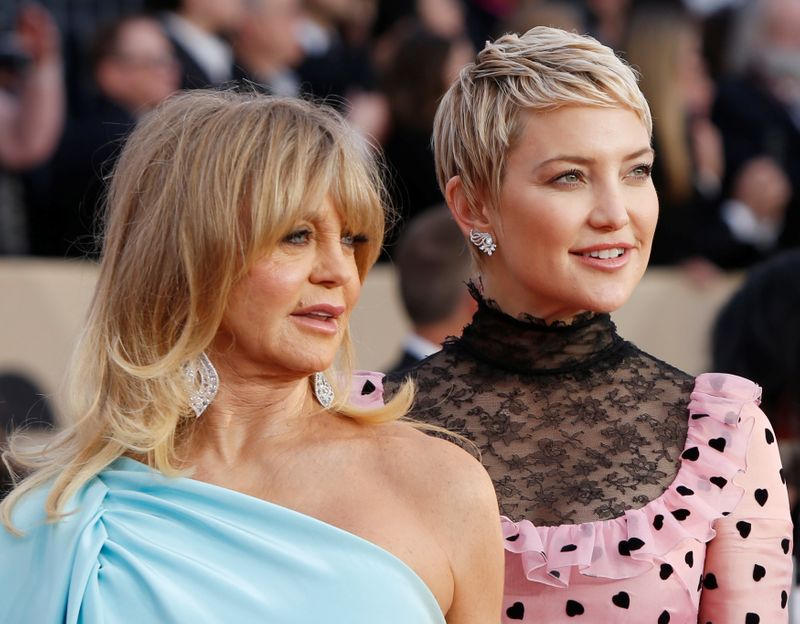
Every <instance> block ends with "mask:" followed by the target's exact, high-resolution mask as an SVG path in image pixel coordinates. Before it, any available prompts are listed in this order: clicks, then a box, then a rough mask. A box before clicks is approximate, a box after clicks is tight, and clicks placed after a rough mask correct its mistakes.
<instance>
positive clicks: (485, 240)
mask: <svg viewBox="0 0 800 624" xmlns="http://www.w3.org/2000/svg"><path fill="white" fill-rule="evenodd" d="M469 240H470V242H471V243H472V244H473V245H475V246H476V247H477V248H478V249H480V250H481V251H482V252H483V253H485V254H486V255H487V256H491V255H492V254H493V253H494V252H495V250H496V249H497V243H495V242H494V239H493V238H492V235H491V234H489V233H488V232H478V231H477V230H470V231H469Z"/></svg>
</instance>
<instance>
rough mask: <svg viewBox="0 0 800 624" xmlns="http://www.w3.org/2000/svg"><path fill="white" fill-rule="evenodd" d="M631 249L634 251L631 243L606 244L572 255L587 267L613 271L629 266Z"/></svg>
mask: <svg viewBox="0 0 800 624" xmlns="http://www.w3.org/2000/svg"><path fill="white" fill-rule="evenodd" d="M631 249H633V245H631V244H630V243H604V244H602V245H593V246H591V247H585V248H583V249H577V250H575V251H571V252H570V253H571V254H572V255H574V256H575V257H576V258H578V259H579V260H580V262H581V263H582V264H584V265H586V266H590V267H592V268H596V269H604V270H607V271H608V270H612V271H613V270H616V269H619V268H621V267H623V266H625V265H626V264H628V260H630V257H631Z"/></svg>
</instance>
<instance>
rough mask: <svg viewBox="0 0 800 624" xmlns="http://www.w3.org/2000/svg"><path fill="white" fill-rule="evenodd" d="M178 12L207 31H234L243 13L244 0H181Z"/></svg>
mask: <svg viewBox="0 0 800 624" xmlns="http://www.w3.org/2000/svg"><path fill="white" fill-rule="evenodd" d="M180 13H182V14H184V15H185V16H186V17H187V18H188V19H189V20H191V21H192V22H194V23H195V24H197V25H198V26H200V27H201V28H203V29H205V30H207V31H208V32H212V33H217V34H222V33H229V32H232V31H234V30H235V29H236V28H237V27H238V26H239V24H241V22H242V20H243V19H244V15H245V0H183V2H182V4H181V9H180Z"/></svg>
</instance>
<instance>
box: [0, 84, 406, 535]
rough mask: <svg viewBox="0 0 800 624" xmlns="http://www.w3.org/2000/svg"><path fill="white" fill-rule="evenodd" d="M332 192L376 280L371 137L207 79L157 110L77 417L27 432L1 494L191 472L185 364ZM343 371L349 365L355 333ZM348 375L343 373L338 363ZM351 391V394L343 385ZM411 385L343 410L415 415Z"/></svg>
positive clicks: (378, 193) (127, 190)
mask: <svg viewBox="0 0 800 624" xmlns="http://www.w3.org/2000/svg"><path fill="white" fill-rule="evenodd" d="M326 193H327V194H328V195H329V196H330V197H331V199H332V200H333V203H334V204H335V205H336V207H337V208H338V209H339V211H340V212H341V215H342V220H343V222H344V226H345V227H346V228H347V229H348V230H349V231H352V232H356V233H363V234H365V235H366V237H367V242H366V243H365V244H363V245H360V246H358V247H357V250H356V264H357V266H358V272H359V276H360V278H361V281H362V282H363V280H364V278H365V276H366V274H367V271H368V270H369V268H370V267H371V266H372V264H373V263H374V262H375V260H376V259H377V257H378V254H379V251H380V245H381V242H382V238H383V231H384V221H385V213H384V205H385V204H384V201H383V199H384V197H383V187H382V184H381V176H380V171H379V168H378V166H377V163H376V160H375V159H374V157H373V154H371V152H370V148H369V147H368V146H367V144H366V142H364V141H361V140H360V139H359V137H357V136H356V135H355V134H354V132H353V131H352V130H350V129H349V128H348V127H347V125H346V123H345V122H344V121H343V120H342V118H341V117H340V116H339V115H338V114H337V113H335V112H333V111H332V110H329V109H326V108H322V107H318V106H316V105H313V104H310V103H308V102H304V101H300V100H291V99H279V98H269V97H266V96H260V95H256V94H244V93H235V92H231V91H227V92H221V91H194V92H188V93H184V94H180V95H178V96H176V97H174V98H172V99H170V100H168V101H167V102H165V103H164V104H163V105H162V106H161V107H159V108H158V109H157V110H156V111H154V112H153V113H151V114H150V115H149V116H148V117H146V118H145V119H143V120H142V121H141V122H140V123H139V125H138V126H137V128H136V129H135V130H134V131H133V133H132V134H131V136H130V138H129V139H128V141H127V143H126V145H125V147H124V149H123V151H122V153H121V155H120V158H119V161H118V163H117V166H116V168H115V171H114V174H113V177H112V180H111V185H110V189H109V196H108V217H107V221H106V224H105V240H104V245H103V256H102V262H101V268H100V275H99V279H98V283H97V287H96V290H95V294H94V298H93V300H92V303H91V307H90V310H89V315H88V319H87V321H86V324H85V328H84V330H83V333H82V336H81V338H80V341H79V344H78V346H77V349H76V351H75V355H74V358H73V362H72V365H71V379H70V380H69V383H68V389H69V395H68V397H67V401H66V405H65V408H66V413H67V415H68V421H69V423H70V424H69V425H68V426H67V427H66V428H65V429H64V430H63V431H61V432H60V433H58V434H57V435H56V436H55V438H54V439H53V440H52V441H51V442H50V443H49V444H47V445H46V446H45V447H39V448H30V449H25V450H23V447H22V446H21V445H20V444H19V443H15V441H14V440H13V439H12V441H11V444H10V451H9V452H7V453H6V454H4V459H6V460H7V464H8V465H14V466H19V467H22V468H23V469H27V470H29V471H32V472H31V474H30V475H29V476H28V477H27V478H25V479H24V480H23V481H21V482H20V483H19V484H18V485H17V487H16V488H15V489H14V490H13V491H12V492H11V494H9V496H8V498H7V499H6V500H5V501H4V502H3V503H2V505H1V506H0V519H1V520H2V522H3V523H4V524H5V525H6V526H7V527H9V528H11V529H13V526H12V523H11V511H12V508H13V507H14V505H15V504H16V503H17V502H18V501H19V500H20V498H21V497H23V496H24V495H25V494H26V493H28V492H30V491H31V490H33V489H34V488H36V487H38V486H40V485H42V484H44V483H46V482H50V481H53V484H52V487H51V489H50V491H49V495H48V498H47V502H46V505H45V511H46V513H47V516H48V518H49V519H50V520H56V519H57V518H58V517H59V516H60V515H61V514H62V513H63V511H64V506H65V504H66V503H67V502H68V501H69V499H70V498H71V497H72V496H73V495H74V494H75V492H76V491H77V490H78V489H79V488H80V487H81V486H82V485H83V484H85V483H86V482H87V481H88V480H89V479H91V478H92V477H93V476H94V475H96V474H97V473H98V472H100V471H101V470H102V469H103V468H104V467H106V466H107V465H108V464H109V463H110V462H112V461H114V460H115V459H116V458H118V457H120V456H122V455H125V454H130V455H135V456H137V457H142V458H145V461H146V462H147V463H148V464H149V465H150V466H152V467H153V468H155V469H157V470H159V471H161V472H162V473H164V474H168V475H171V474H173V475H174V474H179V471H178V470H177V465H178V462H179V458H178V456H177V449H178V448H179V447H180V444H181V442H183V441H184V440H185V439H186V436H187V434H188V431H189V423H191V422H192V421H193V418H191V417H189V418H187V416H189V415H190V414H191V412H190V410H189V408H188V399H187V387H186V384H185V382H184V379H183V376H182V375H183V373H182V370H183V364H184V363H185V362H187V361H190V360H192V359H193V358H195V357H197V356H198V355H199V354H200V353H201V352H202V351H203V350H204V349H205V348H206V347H207V346H208V345H209V344H210V343H211V341H212V339H213V338H214V336H215V334H216V332H217V329H218V328H219V325H220V322H221V320H222V316H223V312H224V310H225V307H226V304H227V301H228V295H229V293H230V291H231V288H232V286H233V285H234V284H235V283H236V282H237V280H238V279H240V278H241V277H242V276H243V275H244V274H245V273H246V272H247V270H248V269H249V267H250V266H251V265H252V262H253V261H254V260H255V259H256V258H257V257H259V256H261V255H263V254H264V253H265V252H267V251H269V250H270V249H271V248H272V247H273V246H274V245H275V244H277V242H278V241H279V240H281V238H282V237H284V236H285V235H286V234H287V233H288V232H289V231H290V230H291V228H292V227H293V226H294V225H295V224H296V223H297V221H298V220H300V219H301V218H303V217H305V216H307V215H308V213H309V207H310V206H314V205H319V202H320V200H321V199H322V197H323V196H324V195H325V194H326ZM343 351H344V356H343V358H341V359H342V360H343V364H344V366H343V368H344V369H345V370H344V371H343V375H342V376H347V374H348V373H349V362H350V355H349V354H350V339H349V333H348V335H347V336H346V337H345V340H344V345H343ZM329 377H330V379H331V381H333V382H335V381H336V378H337V375H336V374H334V375H329ZM338 394H339V396H343V395H344V394H346V393H342V392H339V393H338ZM412 394H413V390H412V388H411V386H410V385H408V386H406V388H405V390H404V391H403V392H401V393H399V394H398V395H397V396H396V398H395V399H394V400H393V401H391V402H389V403H388V404H387V405H386V406H385V407H383V408H381V409H374V410H359V409H357V408H355V407H353V406H350V405H348V403H347V401H346V400H340V401H339V402H338V403H337V405H336V406H335V408H336V409H337V410H338V411H339V412H340V413H341V414H343V415H346V416H350V417H352V418H354V419H356V420H359V421H362V422H383V421H388V420H392V419H395V418H397V417H399V416H402V415H403V414H405V412H406V411H407V409H408V407H409V405H410V403H411V400H412Z"/></svg>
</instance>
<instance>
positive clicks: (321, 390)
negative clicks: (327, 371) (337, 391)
mask: <svg viewBox="0 0 800 624" xmlns="http://www.w3.org/2000/svg"><path fill="white" fill-rule="evenodd" d="M314 396H315V397H317V401H319V404H320V405H321V406H322V407H324V408H325V409H328V408H329V407H330V406H331V405H333V398H334V397H333V387H332V386H331V384H330V382H329V381H328V380H327V379H325V375H323V374H322V373H314Z"/></svg>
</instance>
